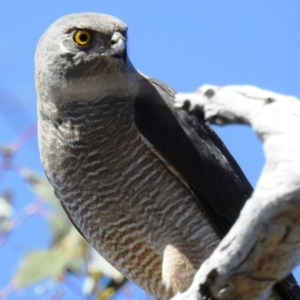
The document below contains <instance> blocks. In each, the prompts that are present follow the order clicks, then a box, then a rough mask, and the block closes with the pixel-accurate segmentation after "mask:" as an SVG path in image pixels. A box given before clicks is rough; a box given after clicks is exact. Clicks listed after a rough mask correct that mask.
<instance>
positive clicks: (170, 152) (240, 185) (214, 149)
mask: <svg viewBox="0 0 300 300" xmlns="http://www.w3.org/2000/svg"><path fill="white" fill-rule="evenodd" d="M142 80H143V84H142V89H141V91H140V93H139V96H138V97H137V98H136V99H135V103H134V116H135V123H136V126H137V128H138V129H139V131H140V133H141V135H142V136H143V137H144V138H145V139H146V141H147V144H148V146H149V147H150V148H151V149H152V150H153V151H154V152H155V153H156V154H157V155H158V156H159V157H160V159H162V160H163V162H164V163H165V164H166V165H167V167H168V168H169V169H170V170H171V171H172V172H173V173H174V174H175V175H176V176H178V177H179V178H180V179H181V180H182V181H183V182H184V183H185V184H186V185H187V186H188V187H189V188H190V190H191V191H192V192H193V193H194V196H195V199H196V201H197V202H198V204H199V205H200V206H201V207H202V209H203V210H204V212H205V214H206V215H207V217H208V218H209V219H210V220H211V222H212V224H213V226H214V227H215V229H216V230H217V232H218V233H219V234H220V236H221V237H223V236H225V234H226V233H227V232H228V231H229V229H230V228H231V226H232V225H233V224H234V222H235V221H236V219H237V218H238V216H239V213H240V211H241V209H242V207H243V205H244V203H245V201H246V200H247V199H248V198H249V197H250V195H251V193H252V191H253V189H252V187H251V185H250V183H249V182H248V180H247V179H246V177H245V175H244V174H243V172H242V171H241V169H240V167H239V166H238V164H237V162H236V161H235V160H234V158H233V157H232V155H231V154H230V153H229V151H228V150H227V148H226V147H225V146H224V144H223V143H222V141H221V140H220V139H219V137H218V136H217V135H216V134H215V133H214V131H213V130H212V129H211V127H210V126H209V125H208V124H207V123H205V121H204V120H203V118H201V115H191V114H189V113H188V112H186V111H184V110H180V111H177V110H174V108H173V101H174V95H175V92H174V91H173V90H172V89H171V88H169V87H168V86H166V85H164V84H163V83H162V82H160V81H157V80H155V79H151V78H146V77H143V79H142ZM275 291H276V292H277V294H279V295H280V297H281V298H282V299H284V300H296V299H300V288H299V286H298V285H297V284H296V281H295V279H294V277H293V275H292V274H290V275H289V276H288V277H287V278H285V279H284V280H282V281H281V282H280V283H278V284H276V286H275Z"/></svg>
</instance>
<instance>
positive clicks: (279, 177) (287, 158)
mask: <svg viewBox="0 0 300 300" xmlns="http://www.w3.org/2000/svg"><path fill="white" fill-rule="evenodd" d="M186 100H188V101H189V103H190V105H189V108H188V109H189V110H194V109H195V108H197V107H200V108H202V109H203V110H204V113H205V118H206V119H207V120H209V121H211V122H213V123H217V124H221V125H224V124H229V123H246V124H250V125H251V126H252V127H253V129H254V130H255V132H256V133H257V135H258V136H259V137H260V138H261V139H262V141H263V149H264V152H265V156H266V164H265V166H264V168H263V170H262V173H261V176H260V178H259V181H258V184H257V186H256V188H255V191H254V193H253V195H252V197H251V198H250V199H249V201H248V202H247V203H246V205H245V207H244V209H243V210H242V212H241V215H240V217H239V219H238V220H237V222H236V223H235V224H234V226H233V227H232V229H231V230H230V232H229V233H228V235H227V236H226V237H225V238H224V239H223V240H222V241H221V243H220V244H219V246H218V247H217V249H216V250H215V251H214V253H213V254H212V255H211V257H210V258H209V259H208V260H207V261H206V262H205V263H204V264H203V265H202V266H201V268H200V270H199V271H198V273H197V274H196V276H195V278H194V282H193V284H192V285H191V287H190V289H189V290H188V291H187V292H185V293H184V294H181V295H177V296H176V297H175V299H176V300H179V299H180V300H181V299H189V300H192V299H209V297H212V298H213V299H226V300H228V299H234V300H237V299H244V300H245V299H246V300H247V299H249V300H250V299H251V300H254V299H260V300H262V299H267V298H268V295H269V293H270V291H271V288H272V286H273V285H274V284H275V283H276V282H277V281H279V280H281V279H282V278H284V277H285V276H287V275H288V274H289V273H290V272H291V270H292V269H293V268H294V267H295V266H296V265H297V264H298V263H299V262H300V226H299V225H300V132H299V131H300V103H299V100H298V99H297V98H295V97H290V96H283V95H280V94H276V93H273V92H269V91H265V90H261V89H258V88H255V87H252V86H227V87H223V88H219V87H215V86H209V85H205V86H203V87H201V88H200V89H198V90H197V91H196V92H195V93H192V94H177V97H176V103H175V106H176V107H182V106H185V107H187V106H188V105H186ZM199 287H201V288H200V291H201V292H202V295H201V292H200V291H199ZM205 297H207V298H205Z"/></svg>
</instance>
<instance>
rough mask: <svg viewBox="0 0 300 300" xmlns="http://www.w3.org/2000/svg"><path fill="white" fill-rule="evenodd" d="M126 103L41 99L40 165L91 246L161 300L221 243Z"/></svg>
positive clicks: (183, 283) (181, 285)
mask: <svg viewBox="0 0 300 300" xmlns="http://www.w3.org/2000/svg"><path fill="white" fill-rule="evenodd" d="M125 100H126V99H123V100H122V101H120V100H119V99H111V98H106V99H102V100H101V101H95V102H89V103H79V104H74V105H69V106H65V107H61V108H54V107H52V106H51V105H50V104H49V103H46V102H45V103H44V104H43V106H40V111H39V114H40V118H39V119H40V120H39V143H40V149H41V156H42V162H43V164H44V168H45V171H46V173H47V176H48V178H49V180H50V182H51V184H52V186H53V188H54V191H55V193H56V194H57V195H58V197H59V199H60V201H61V202H62V204H63V206H64V207H65V209H66V210H67V211H68V213H69V214H70V215H71V217H72V219H73V221H74V223H75V224H76V225H77V227H78V228H79V230H80V232H81V233H82V234H83V235H84V236H85V238H86V239H87V240H88V241H89V242H90V243H91V245H92V246H93V247H95V248H96V249H97V250H98V251H99V252H100V253H101V255H103V256H104V257H105V258H106V259H107V260H108V261H109V262H111V263H112V264H113V265H114V266H115V267H116V268H117V269H119V270H120V271H121V272H122V273H123V274H124V275H125V276H127V277H128V278H129V279H131V280H133V281H135V282H137V283H138V284H139V285H141V286H142V287H144V288H145V289H146V290H147V291H148V292H150V293H151V294H152V295H154V296H155V297H156V298H159V299H167V298H169V297H171V296H172V295H174V293H177V292H182V291H184V290H185V289H186V288H188V287H189V285H190V283H191V281H192V278H193V275H194V273H195V271H196V270H197V269H198V268H199V266H200V264H201V263H202V261H203V260H204V259H205V258H206V257H208V256H209V255H210V253H211V251H212V250H213V249H214V248H215V246H216V245H217V243H218V241H219V239H218V237H217V235H216V233H215V232H214V230H213V228H212V226H211V225H210V223H209V222H208V220H207V219H206V218H205V216H204V215H203V212H202V211H201V210H200V208H199V207H198V205H197V204H196V202H195V201H194V199H193V196H192V194H191V193H190V191H189V190H188V189H187V188H186V187H185V186H184V185H183V184H182V183H181V181H180V180H179V179H178V178H177V177H176V176H175V175H174V174H173V173H172V172H171V171H170V170H169V169H168V168H167V167H166V166H165V164H164V163H163V162H162V161H161V160H160V159H159V158H158V157H157V156H156V154H155V153H154V152H153V151H151V149H150V148H149V147H148V146H147V145H146V143H145V142H144V140H143V137H141V135H140V134H139V131H138V129H137V128H136V126H135V124H134V117H133V116H134V109H133V105H132V102H130V101H128V102H126V101H125ZM51 112H52V114H51ZM50 115H51V117H50Z"/></svg>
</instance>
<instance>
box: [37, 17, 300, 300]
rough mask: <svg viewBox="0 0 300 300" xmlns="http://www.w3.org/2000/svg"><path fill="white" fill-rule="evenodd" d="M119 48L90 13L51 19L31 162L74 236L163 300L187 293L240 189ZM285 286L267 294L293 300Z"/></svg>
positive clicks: (215, 141)
mask: <svg viewBox="0 0 300 300" xmlns="http://www.w3.org/2000/svg"><path fill="white" fill-rule="evenodd" d="M126 40H127V26H126V24H124V23H123V22H122V21H120V20H119V19H117V18H115V17H112V16H109V15H105V14H96V13H81V14H72V15H68V16H65V17H62V18H60V19H59V20H57V21H56V22H55V23H54V24H52V25H51V26H50V27H49V28H48V29H47V31H46V32H45V33H44V35H43V36H42V37H41V39H40V41H39V43H38V46H37V51H36V56H35V64H36V88H37V93H38V118H39V121H38V122H39V125H38V128H39V129H38V130H39V147H40V153H41V160H42V163H43V166H44V169H45V172H46V174H47V177H48V179H49V181H50V183H51V185H52V186H53V189H54V192H55V194H56V195H57V197H58V199H59V200H60V202H61V204H62V206H63V207H64V209H65V210H66V212H67V214H68V215H69V217H70V219H71V221H72V222H73V224H74V225H75V226H76V228H77V229H78V231H79V232H80V233H81V234H82V235H83V236H84V237H85V239H86V240H87V241H88V242H89V243H90V244H91V245H92V246H93V247H94V248H95V249H96V250H97V251H98V252H99V253H101V255H103V256H104V257H105V258H106V259H107V260H108V261H109V262H110V263H112V264H113V265H114V266H115V267H116V268H117V269H118V270H119V271H121V272H122V273H123V274H124V275H125V276H126V277H128V278H129V279H131V280H133V281H134V282H136V283H137V284H138V285H140V286H141V287H143V288H144V289H145V290H146V291H148V292H149V293H150V294H151V295H153V296H154V297H155V298H157V299H168V298H170V297H172V296H173V295H174V294H176V293H179V292H183V291H185V290H186V289H187V288H188V287H189V286H190V284H191V282H192V279H193V276H194V274H195V272H196V271H197V270H198V269H199V267H200V265H201V263H202V262H203V261H204V260H205V259H206V258H207V257H208V256H209V255H210V254H211V253H212V251H213V249H214V248H215V247H216V245H217V244H218V243H219V241H220V238H222V237H223V236H224V235H225V234H226V233H227V232H228V230H229V229H230V227H231V226H232V224H233V223H234V222H235V220H236V219H237V217H238V215H239V212H240V210H241V208H242V207H243V204H244V203H245V201H246V199H247V198H248V197H249V196H250V194H251V192H252V188H251V186H250V184H249V183H248V181H247V179H246V178H245V176H244V175H243V173H242V171H241V170H240V168H239V166H238V165H237V163H236V162H235V160H234V159H233V157H232V156H231V155H230V153H229V152H228V150H227V149H226V148H225V146H224V145H223V143H222V142H221V141H220V139H219V138H218V137H217V136H216V134H215V133H214V132H213V131H212V129H211V128H210V127H209V126H208V125H207V124H206V123H205V122H204V120H203V119H201V115H191V114H189V113H188V112H186V111H184V110H174V109H173V102H174V91H173V90H172V89H171V88H169V87H168V86H166V85H165V84H163V83H162V82H160V81H158V80H155V79H152V78H148V77H146V76H144V75H142V74H141V73H140V72H138V71H137V70H136V69H135V68H134V66H133V65H132V63H131V62H130V60H129V58H128V55H127V51H126ZM294 285H295V281H294V279H293V277H292V276H290V277H289V278H288V279H286V280H284V281H283V282H282V283H280V284H279V285H277V289H276V291H278V293H279V294H280V295H281V299H300V296H299V295H300V293H299V289H298V287H297V286H296V287H295V286H294ZM295 295H296V296H297V297H298V298H297V297H296V296H295Z"/></svg>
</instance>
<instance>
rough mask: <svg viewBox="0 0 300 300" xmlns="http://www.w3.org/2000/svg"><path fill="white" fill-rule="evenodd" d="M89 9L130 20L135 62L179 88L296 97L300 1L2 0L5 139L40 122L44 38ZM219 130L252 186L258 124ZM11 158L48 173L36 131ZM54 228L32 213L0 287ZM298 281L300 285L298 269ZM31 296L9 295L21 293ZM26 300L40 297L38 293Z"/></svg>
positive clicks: (2, 254) (6, 258)
mask: <svg viewBox="0 0 300 300" xmlns="http://www.w3.org/2000/svg"><path fill="white" fill-rule="evenodd" d="M87 11H90V12H102V13H107V14H112V15H114V16H116V17H118V18H120V19H122V20H123V21H124V22H126V23H127V25H128V26H129V56H130V59H131V61H132V62H133V64H134V65H135V67H136V68H138V69H139V70H140V71H142V72H143V73H144V74H147V75H149V76H153V77H156V78H159V79H160V80H162V81H164V82H166V83H168V84H169V85H171V86H172V87H173V88H175V89H176V90H177V91H180V92H191V91H194V90H195V89H196V88H197V87H199V86H200V85H202V84H206V83H209V84H214V85H221V86H222V85H229V84H251V85H256V86H258V87H261V88H265V89H269V90H272V91H275V92H279V93H282V94H287V95H295V96H297V97H298V98H300V81H299V78H300V55H299V53H300V31H299V28H300V2H299V1H295V0H294V1H293V0H286V1H278V0H263V1H261V0H260V1H258V0H256V1H253V0H252V1H248V0H244V1H236V0H229V1H221V0H218V1H217V0H211V1H200V0H187V1H179V0H172V1H171V0H164V1H158V0H152V1H150V0H148V1H146V0H131V1H124V0H106V1H102V0H97V1H86V0H85V1H75V0H74V1H69V0H65V1H58V0H57V1H47V2H46V1H43V2H42V1H39V2H38V1H33V0H27V1H21V0H20V1H16V0H10V1H2V3H1V9H0V27H1V29H2V30H1V34H0V45H1V48H0V49H1V50H0V53H1V55H0V101H1V102H0V103H1V106H0V128H1V134H0V144H1V145H3V144H4V145H5V144H8V143H10V142H12V141H14V140H15V139H16V138H17V136H19V135H20V133H21V132H22V131H23V130H24V129H25V128H27V127H29V126H30V125H32V124H35V123H36V94H35V89H34V64H33V57H34V51H35V47H36V44H37V42H38V39H39V37H40V36H41V34H42V33H43V32H44V31H45V29H46V28H47V27H48V26H49V25H50V24H51V23H52V22H53V21H55V20H56V19H57V18H59V17H61V16H63V15H66V14H70V13H75V12H87ZM216 130H217V132H218V133H219V135H221V137H222V139H223V140H224V141H225V143H226V145H227V146H228V147H229V149H230V150H231V152H232V153H233V155H234V156H235V157H236V159H237V160H238V162H239V163H240V165H241V167H242V168H243V170H244V172H245V173H246V175H247V176H248V178H249V179H250V181H251V182H252V184H253V185H255V183H256V181H257V178H258V176H259V173H260V170H261V168H262V166H263V163H264V157H263V154H262V150H261V143H260V142H259V141H258V140H257V138H256V137H255V135H254V134H253V133H252V130H251V129H250V128H248V127H243V126H231V127H228V128H216ZM15 161H16V162H17V163H18V164H19V165H21V166H24V167H27V168H30V169H33V170H35V171H38V172H42V168H41V165H40V162H39V157H38V150H37V143H36V137H35V136H32V137H31V138H30V139H29V140H28V142H27V143H26V144H25V146H24V147H22V150H21V151H20V152H19V153H18V154H17V155H16V157H15ZM6 189H12V190H13V191H14V194H13V203H14V207H15V214H17V212H18V211H19V210H21V209H23V208H24V207H25V206H26V205H27V204H28V203H30V202H31V201H32V194H31V193H30V191H29V190H28V189H26V188H24V182H22V180H21V179H20V178H19V177H18V176H16V174H15V173H14V172H9V173H8V174H6V175H5V177H4V178H2V179H1V181H0V194H1V193H2V192H3V191H4V190H6ZM48 234H49V232H48V228H47V226H46V224H44V221H43V220H42V219H41V218H40V219H39V218H38V217H36V218H33V220H31V219H30V220H29V221H28V222H27V223H26V224H25V225H24V226H22V228H20V229H19V230H18V232H16V233H13V234H12V236H10V238H9V241H8V243H7V244H6V245H5V246H4V247H2V248H0V264H1V268H0V288H1V287H3V286H4V285H5V284H6V283H7V282H8V281H9V279H10V276H11V275H12V274H13V271H14V270H15V269H16V267H17V265H18V261H19V259H20V257H21V256H22V254H23V252H24V251H26V250H31V249H35V248H37V247H38V248H40V249H41V248H43V247H46V246H47V245H48V244H49V239H48V238H47V237H48ZM20 249H21V250H20ZM297 277H298V279H299V281H300V272H297ZM25 295H26V293H25V292H23V294H22V293H21V294H20V295H17V294H14V295H12V296H10V298H9V299H25ZM68 297H70V298H68ZM38 298H39V297H38V296H37V297H36V299H38ZM30 299H35V298H34V294H32V297H31V298H30ZM39 299H40V298H39ZM65 299H73V298H72V296H71V295H70V296H67V297H66V298H65Z"/></svg>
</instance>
